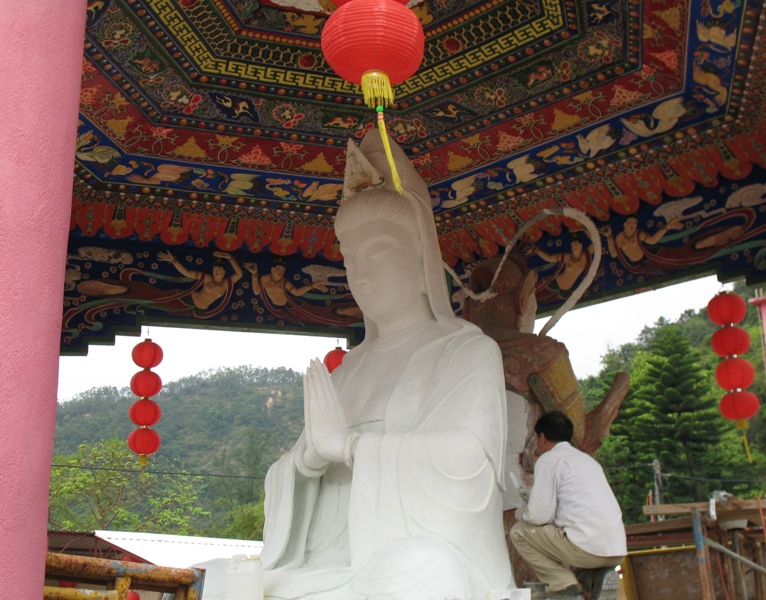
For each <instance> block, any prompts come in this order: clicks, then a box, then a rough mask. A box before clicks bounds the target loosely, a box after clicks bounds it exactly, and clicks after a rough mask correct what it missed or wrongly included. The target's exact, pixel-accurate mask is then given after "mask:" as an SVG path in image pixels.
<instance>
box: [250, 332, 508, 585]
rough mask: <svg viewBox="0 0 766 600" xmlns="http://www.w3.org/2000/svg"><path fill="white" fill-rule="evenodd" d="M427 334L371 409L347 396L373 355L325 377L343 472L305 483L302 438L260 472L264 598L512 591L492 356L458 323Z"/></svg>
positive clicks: (352, 358) (499, 392)
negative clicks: (343, 433)
mask: <svg viewBox="0 0 766 600" xmlns="http://www.w3.org/2000/svg"><path fill="white" fill-rule="evenodd" d="M430 328H431V331H430V332H429V335H428V336H426V339H428V340H430V341H427V342H426V343H425V344H424V345H422V346H421V347H419V348H417V349H416V350H415V351H414V353H413V354H412V356H411V357H410V359H409V362H407V364H406V366H405V367H404V368H403V371H402V375H401V377H399V380H398V381H397V382H396V383H395V385H393V392H392V393H391V394H390V396H389V397H388V398H387V399H383V401H382V402H381V401H379V402H378V404H379V406H377V407H375V406H364V407H360V406H356V405H355V402H358V400H357V399H356V397H351V396H356V394H350V393H349V389H350V388H351V387H353V386H351V385H349V382H352V381H354V380H355V378H357V380H358V378H359V377H360V374H361V373H363V372H364V366H365V362H366V361H370V360H374V356H372V353H373V351H374V347H367V348H364V349H363V348H361V347H360V348H358V349H356V350H353V351H352V352H351V353H349V354H348V355H347V356H346V357H345V359H344V362H343V365H342V366H341V367H339V368H338V369H337V370H336V371H335V372H334V374H333V383H334V384H335V386H336V389H337V390H338V393H339V396H340V401H341V404H342V405H343V409H344V412H345V413H346V415H347V419H348V422H349V427H350V430H351V431H352V432H354V433H358V434H360V435H359V437H358V439H357V440H356V445H355V453H354V462H353V466H352V468H351V469H349V467H348V466H347V465H345V464H342V463H332V464H331V465H330V466H329V467H328V468H327V469H325V470H322V471H311V470H310V469H308V468H307V467H306V466H305V465H304V464H303V461H302V456H303V453H304V451H305V448H306V443H305V439H304V437H303V436H301V438H300V439H299V440H298V442H297V443H296V445H295V446H294V447H293V449H292V450H291V451H290V452H288V453H287V454H285V455H284V456H282V457H281V458H280V459H279V461H278V462H277V463H275V464H274V465H273V466H272V467H271V469H270V470H269V473H268V475H267V478H266V531H265V533H264V543H265V547H264V551H263V554H262V557H261V558H262V561H263V563H264V566H265V567H266V569H267V570H266V580H265V581H266V585H265V593H266V598H267V599H270V600H277V599H279V600H282V599H289V600H294V599H299V598H301V599H311V600H445V598H449V599H450V600H452V599H455V600H481V599H483V598H485V597H486V595H487V593H488V592H490V591H492V590H504V589H506V588H509V587H511V586H512V577H511V569H510V564H509V561H508V554H507V550H506V545H505V538H504V533H503V524H502V507H501V493H502V490H503V489H504V465H503V461H504V454H505V442H506V440H505V436H506V434H505V431H504V424H505V423H506V414H505V412H506V408H505V390H504V387H505V386H504V382H503V379H502V367H501V358H500V353H499V350H498V348H497V345H496V344H495V343H494V342H493V341H492V340H490V339H489V338H488V337H486V336H484V335H483V334H481V333H480V332H479V330H478V329H477V328H476V327H474V326H472V325H470V324H467V323H464V322H462V323H461V322H457V323H456V324H455V325H454V326H445V325H443V324H436V323H434V324H432V325H431V326H430ZM416 347H417V346H416ZM357 350H359V351H361V352H357ZM352 415H360V416H361V417H362V418H358V417H354V418H352Z"/></svg>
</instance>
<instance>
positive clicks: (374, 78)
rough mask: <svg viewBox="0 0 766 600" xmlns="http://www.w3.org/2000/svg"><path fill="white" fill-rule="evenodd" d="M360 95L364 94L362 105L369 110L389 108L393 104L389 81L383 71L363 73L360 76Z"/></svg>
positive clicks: (392, 93)
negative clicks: (377, 107)
mask: <svg viewBox="0 0 766 600" xmlns="http://www.w3.org/2000/svg"><path fill="white" fill-rule="evenodd" d="M362 94H364V103H365V104H366V105H367V106H369V107H370V108H375V107H376V106H389V105H391V104H393V103H394V91H393V90H392V89H391V81H390V80H389V79H388V74H387V73H385V72H384V71H375V70H373V71H365V72H364V73H363V74H362Z"/></svg>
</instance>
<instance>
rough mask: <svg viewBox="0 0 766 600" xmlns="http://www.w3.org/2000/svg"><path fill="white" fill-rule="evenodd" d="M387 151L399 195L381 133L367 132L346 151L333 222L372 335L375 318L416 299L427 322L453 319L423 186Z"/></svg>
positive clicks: (396, 151)
mask: <svg viewBox="0 0 766 600" xmlns="http://www.w3.org/2000/svg"><path fill="white" fill-rule="evenodd" d="M391 146H392V147H391V150H392V152H393V155H394V161H395V163H396V167H397V171H398V172H399V175H400V177H401V180H402V184H403V187H404V195H402V194H399V193H398V192H396V191H395V190H394V187H393V185H392V184H391V183H390V182H391V172H390V168H389V166H388V161H387V159H386V156H385V151H384V149H383V144H382V140H381V137H380V133H379V132H378V130H372V131H370V132H369V133H368V134H367V135H366V136H365V138H364V140H363V141H362V144H361V147H360V148H356V146H353V145H352V144H350V145H349V153H348V157H347V161H348V162H347V167H346V171H347V177H346V182H345V190H344V192H345V196H346V197H345V198H344V201H343V203H342V204H341V207H340V208H339V209H338V213H337V215H336V217H335V234H336V236H337V237H338V240H339V241H340V249H341V252H342V253H343V256H344V262H345V265H346V272H347V276H348V281H349V286H350V288H351V292H352V293H353V294H354V298H355V299H356V301H357V303H358V304H359V307H360V308H361V309H362V313H363V314H364V316H365V322H366V326H367V330H368V334H369V333H372V337H375V336H376V335H377V334H376V331H375V323H378V322H380V321H379V320H380V319H386V318H389V316H390V313H401V312H402V311H405V312H406V311H408V310H412V307H413V306H414V305H416V304H417V303H419V302H421V301H422V302H424V303H425V306H427V307H428V313H429V314H430V318H431V319H432V320H433V319H436V320H446V319H449V320H452V319H454V316H453V314H452V310H451V308H450V304H449V297H448V295H447V287H446V282H445V277H444V271H443V268H442V264H441V252H440V250H439V245H438V242H437V238H436V226H435V224H434V220H433V213H432V211H431V204H430V198H429V194H428V188H427V187H426V185H425V183H424V182H423V180H422V178H421V177H420V175H419V174H418V173H417V171H416V170H415V169H414V167H413V166H412V164H411V163H410V161H409V159H407V157H406V155H405V154H404V152H403V151H402V150H401V148H399V147H398V146H397V145H396V144H394V143H393V142H392V143H391ZM349 174H351V175H349ZM360 181H361V182H362V183H361V184H360V183H359V182H360ZM371 322H372V323H371ZM371 325H372V327H371ZM371 329H372V331H371Z"/></svg>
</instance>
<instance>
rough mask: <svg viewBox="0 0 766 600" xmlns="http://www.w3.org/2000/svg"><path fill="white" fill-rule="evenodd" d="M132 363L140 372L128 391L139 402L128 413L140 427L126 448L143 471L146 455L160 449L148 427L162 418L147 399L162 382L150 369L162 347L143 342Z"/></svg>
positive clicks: (159, 388) (157, 390)
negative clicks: (136, 459) (137, 397)
mask: <svg viewBox="0 0 766 600" xmlns="http://www.w3.org/2000/svg"><path fill="white" fill-rule="evenodd" d="M132 357H133V362H135V363H136V364H137V365H138V366H139V367H142V368H143V370H142V371H139V372H138V373H136V374H135V375H133V377H132V378H131V380H130V389H131V390H132V391H133V393H134V394H135V395H136V396H139V398H140V399H139V400H138V401H136V402H134V403H133V405H132V406H131V407H130V409H129V411H128V417H129V418H130V420H131V421H132V422H133V423H135V424H136V425H138V426H139V428H138V429H135V430H134V431H132V432H131V434H130V435H129V436H128V448H130V449H131V450H132V451H133V452H135V453H136V454H138V462H139V464H140V465H141V469H142V478H143V477H144V475H143V467H145V466H146V465H147V464H148V461H149V459H148V456H149V455H150V454H154V453H155V452H157V450H159V449H160V444H161V440H160V436H159V434H158V433H157V432H156V431H154V430H153V429H149V427H150V426H152V425H156V424H157V422H158V421H159V420H160V418H161V417H162V410H161V409H160V406H159V404H157V403H156V402H155V401H154V400H150V399H149V397H150V396H156V395H157V394H159V393H160V390H161V389H162V379H160V376H159V375H157V373H155V372H154V371H152V368H154V367H156V366H157V365H158V364H160V362H161V361H162V358H163V353H162V348H160V347H159V345H157V344H155V343H154V342H152V340H150V339H146V340H144V341H143V342H140V343H139V344H137V345H136V347H135V348H133V353H132Z"/></svg>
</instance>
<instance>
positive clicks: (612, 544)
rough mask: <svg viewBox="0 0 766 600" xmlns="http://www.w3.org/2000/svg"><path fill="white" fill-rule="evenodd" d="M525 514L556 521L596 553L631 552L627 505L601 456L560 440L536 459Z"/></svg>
mask: <svg viewBox="0 0 766 600" xmlns="http://www.w3.org/2000/svg"><path fill="white" fill-rule="evenodd" d="M521 518H522V520H523V521H526V522H527V523H530V524H532V525H546V524H548V523H554V524H555V525H557V526H558V527H561V528H563V529H564V531H565V533H566V535H567V538H569V540H570V541H571V542H572V543H573V544H574V545H575V546H577V547H578V548H581V549H582V550H585V551H586V552H588V553H590V554H593V555H595V556H624V555H625V554H627V552H628V550H627V546H626V540H625V526H624V525H623V523H622V511H621V510H620V505H619V504H618V503H617V499H616V498H615V497H614V493H613V492H612V488H611V487H609V483H608V482H607V480H606V476H605V475H604V471H603V469H602V468H601V465H599V464H598V463H597V462H596V461H595V460H593V459H592V458H591V457H590V456H588V455H587V454H585V453H584V452H580V451H579V450H577V449H576V448H573V447H572V446H571V445H570V444H569V443H568V442H558V443H557V444H556V445H555V446H554V447H553V448H551V449H550V450H548V452H545V453H544V454H542V455H541V456H540V457H539V458H538V459H537V463H536V464H535V483H534V485H533V486H532V491H531V493H530V495H529V503H528V505H527V510H526V511H525V512H524V514H523V515H522V517H521Z"/></svg>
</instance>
